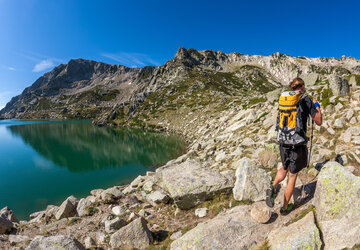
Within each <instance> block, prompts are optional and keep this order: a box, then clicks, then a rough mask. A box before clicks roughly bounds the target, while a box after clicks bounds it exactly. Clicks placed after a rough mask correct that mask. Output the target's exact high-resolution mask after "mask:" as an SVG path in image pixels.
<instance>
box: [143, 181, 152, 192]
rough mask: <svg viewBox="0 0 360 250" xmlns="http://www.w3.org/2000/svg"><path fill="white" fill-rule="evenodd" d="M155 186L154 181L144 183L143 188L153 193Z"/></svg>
mask: <svg viewBox="0 0 360 250" xmlns="http://www.w3.org/2000/svg"><path fill="white" fill-rule="evenodd" d="M153 186H154V181H152V180H148V181H146V182H145V183H144V185H143V186H142V188H143V190H144V191H145V192H151V191H152V190H153Z"/></svg>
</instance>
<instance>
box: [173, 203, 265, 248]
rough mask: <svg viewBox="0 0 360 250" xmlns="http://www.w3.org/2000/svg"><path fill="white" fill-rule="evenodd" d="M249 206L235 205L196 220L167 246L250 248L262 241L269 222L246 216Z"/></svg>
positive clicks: (248, 214)
mask: <svg viewBox="0 0 360 250" xmlns="http://www.w3.org/2000/svg"><path fill="white" fill-rule="evenodd" d="M250 209H251V206H236V207H234V208H232V209H230V210H228V211H226V212H225V213H222V214H219V215H218V216H216V217H215V218H213V219H210V220H208V221H206V222H203V223H199V224H198V225H197V226H196V227H195V228H194V229H192V230H190V231H188V232H187V233H186V234H184V235H183V236H182V237H180V238H178V239H177V240H175V241H174V242H173V243H172V244H171V249H173V250H175V249H250V248H252V247H254V246H256V245H257V244H259V243H260V242H263V241H264V240H265V238H266V236H267V234H268V232H269V231H270V226H269V225H263V224H259V223H257V222H256V221H255V220H253V219H252V218H251V216H250Z"/></svg>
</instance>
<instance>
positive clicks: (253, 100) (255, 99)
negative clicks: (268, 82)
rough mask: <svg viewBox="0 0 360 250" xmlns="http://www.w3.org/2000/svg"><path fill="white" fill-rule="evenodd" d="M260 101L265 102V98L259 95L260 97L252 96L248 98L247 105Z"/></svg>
mask: <svg viewBox="0 0 360 250" xmlns="http://www.w3.org/2000/svg"><path fill="white" fill-rule="evenodd" d="M261 102H266V98H263V97H260V98H252V99H250V100H249V105H250V106H251V105H255V104H258V103H261Z"/></svg>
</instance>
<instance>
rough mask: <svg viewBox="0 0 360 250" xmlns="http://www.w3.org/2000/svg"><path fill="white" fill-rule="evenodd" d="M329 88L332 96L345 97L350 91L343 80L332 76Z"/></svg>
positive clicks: (347, 84) (346, 82)
mask: <svg viewBox="0 0 360 250" xmlns="http://www.w3.org/2000/svg"><path fill="white" fill-rule="evenodd" d="M329 83H330V88H331V89H332V91H333V93H334V95H337V96H338V95H347V94H349V91H350V86H349V83H348V81H347V80H346V79H345V78H342V77H339V76H333V77H331V78H330V79H329Z"/></svg>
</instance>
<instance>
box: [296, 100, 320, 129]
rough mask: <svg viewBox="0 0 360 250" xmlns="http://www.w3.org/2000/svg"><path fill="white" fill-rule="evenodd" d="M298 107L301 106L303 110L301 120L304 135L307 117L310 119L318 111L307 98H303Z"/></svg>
mask: <svg viewBox="0 0 360 250" xmlns="http://www.w3.org/2000/svg"><path fill="white" fill-rule="evenodd" d="M300 105H301V107H302V110H303V112H302V113H301V120H302V122H303V128H304V131H305V133H306V124H307V119H308V117H309V115H310V116H311V117H313V116H314V115H315V114H316V113H317V112H318V111H317V109H316V108H315V104H314V103H313V101H312V100H311V99H310V97H308V96H305V97H304V98H303V99H302V101H301V104H300Z"/></svg>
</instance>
